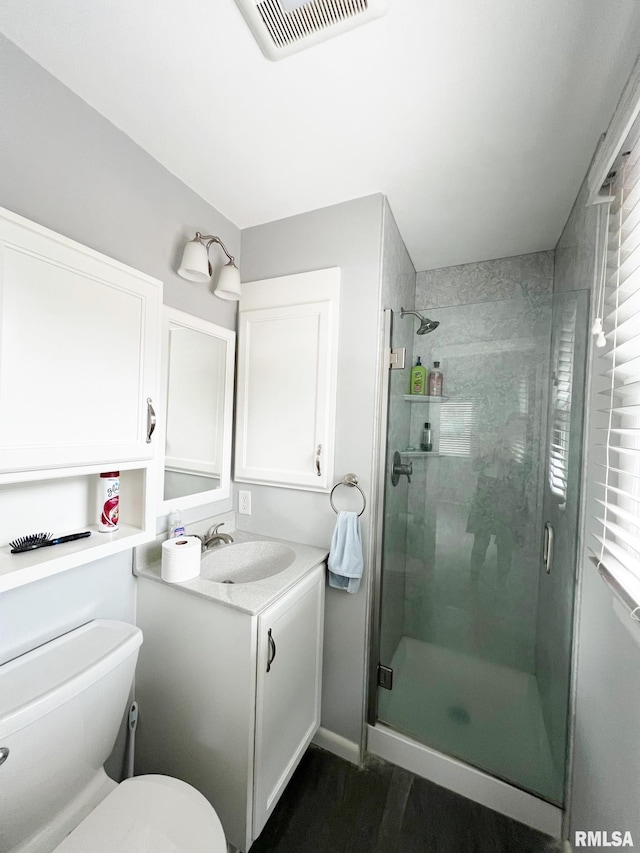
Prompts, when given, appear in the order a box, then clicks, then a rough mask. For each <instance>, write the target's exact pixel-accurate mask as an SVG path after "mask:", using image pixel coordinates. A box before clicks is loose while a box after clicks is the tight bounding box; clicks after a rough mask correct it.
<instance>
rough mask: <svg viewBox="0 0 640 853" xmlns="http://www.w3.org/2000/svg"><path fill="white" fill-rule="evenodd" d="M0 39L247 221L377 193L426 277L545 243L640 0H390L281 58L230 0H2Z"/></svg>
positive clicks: (608, 93) (575, 181) (605, 102)
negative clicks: (271, 55)
mask: <svg viewBox="0 0 640 853" xmlns="http://www.w3.org/2000/svg"><path fill="white" fill-rule="evenodd" d="M0 31H2V32H3V33H4V34H5V35H6V36H7V37H8V38H9V39H11V40H12V41H14V42H15V43H16V44H17V45H18V46H19V47H21V48H22V49H23V50H25V51H26V53H28V54H29V55H30V56H32V57H33V58H34V59H35V60H36V61H38V62H39V63H40V64H41V65H43V66H44V67H45V68H47V69H48V70H49V71H51V72H52V73H53V74H54V75H55V76H56V77H58V78H59V79H60V80H61V81H62V82H63V83H65V84H66V85H67V86H69V87H70V88H71V89H72V90H73V91H74V92H76V93H77V94H78V95H80V97H82V98H83V99H84V100H85V101H87V102H88V103H89V104H91V105H92V106H93V107H94V108H95V109H96V110H98V111H99V112H100V113H102V114H103V115H104V116H106V117H107V118H108V119H110V120H111V121H112V122H113V123H114V124H115V125H117V126H118V127H119V128H121V129H122V130H123V131H124V132H125V133H127V134H128V135H129V136H130V137H131V138H132V139H133V140H135V141H136V142H137V143H138V144H139V145H141V146H142V147H143V148H144V149H146V150H147V151H148V152H149V153H150V154H151V155H153V157H155V158H156V159H157V160H158V161H160V163H162V164H163V165H164V166H165V167H166V168H167V169H169V170H170V171H171V172H173V173H174V174H175V175H177V176H178V177H179V178H181V179H182V180H183V181H184V182H185V183H186V184H188V185H189V186H190V187H192V188H193V189H194V190H195V191H196V192H198V193H199V194H200V195H201V196H203V197H204V198H205V199H206V200H207V201H208V202H210V203H211V204H212V205H213V206H214V207H215V208H217V209H218V210H219V211H220V212H221V213H223V214H224V215H225V216H227V217H228V218H229V219H230V220H231V221H232V222H234V223H235V224H236V225H237V226H239V227H240V228H246V227H247V226H251V225H256V224H259V223H262V222H268V221H271V220H274V219H280V218H282V217H285V216H290V215H293V214H296V213H300V212H302V211H306V210H312V209H314V208H318V207H324V206H326V205H330V204H334V203H336V202H340V201H345V200H347V199H351V198H357V197H359V196H364V195H368V194H370V193H374V192H383V193H385V194H386V195H387V196H388V198H389V201H390V204H391V207H392V210H393V212H394V214H395V217H396V220H397V222H398V225H399V227H400V231H401V233H402V235H403V237H404V240H405V242H406V245H407V248H408V250H409V252H410V254H411V257H412V259H413V262H414V264H415V266H416V268H417V269H418V270H420V269H430V268H435V267H440V266H448V265H451V264H458V263H465V262H469V261H479V260H486V259H489V258H496V257H506V256H509V255H515V254H520V253H525V252H533V251H539V250H543V249H549V248H553V247H554V245H555V243H556V241H557V239H558V237H559V235H560V232H561V230H562V227H563V225H564V223H565V221H566V219H567V216H568V214H569V211H570V209H571V205H572V203H573V200H574V199H575V196H576V193H577V191H578V188H579V186H580V183H581V180H582V178H583V177H584V174H585V172H586V169H587V167H588V164H589V160H590V158H591V155H592V154H593V151H594V148H595V145H596V143H597V140H598V137H599V135H600V133H601V132H602V131H603V130H605V129H606V127H607V124H608V121H609V118H610V116H611V113H612V111H613V109H614V107H615V104H616V101H617V99H618V97H619V95H620V92H621V90H622V87H623V85H624V83H625V81H626V78H627V76H628V74H629V73H630V71H631V68H632V66H633V62H634V59H635V57H636V55H637V52H638V46H639V45H640V2H638V0H440V2H436V0H392V4H391V9H390V11H389V13H388V14H387V15H386V16H385V17H383V18H380V19H378V20H376V21H373V22H371V23H368V24H366V25H365V26H363V27H361V28H358V29H356V30H353V31H352V32H350V33H347V34H344V35H341V36H339V37H337V38H334V39H332V40H329V41H327V42H325V43H323V44H321V45H319V46H316V47H313V48H311V49H309V50H307V51H303V52H301V53H299V54H296V55H295V56H292V57H289V58H287V59H284V60H282V61H280V62H270V61H268V60H267V59H265V58H264V57H263V55H262V53H261V52H260V50H259V48H258V46H257V44H256V42H255V41H254V39H253V36H252V35H251V33H250V31H249V29H248V27H247V26H246V24H245V22H244V19H243V18H242V16H241V14H240V12H239V10H238V8H237V6H236V4H235V2H234V0H181V2H179V3H176V2H169V0H153V2H152V0H134V2H131V0H90V2H87V0H49V2H46V3H43V2H42V0H2V3H1V4H0ZM202 225H203V228H204V229H205V230H206V223H202Z"/></svg>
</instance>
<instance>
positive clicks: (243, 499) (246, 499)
mask: <svg viewBox="0 0 640 853" xmlns="http://www.w3.org/2000/svg"><path fill="white" fill-rule="evenodd" d="M238 512H239V513H240V515H251V492H244V491H240V492H238Z"/></svg>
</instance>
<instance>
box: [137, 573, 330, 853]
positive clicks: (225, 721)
mask: <svg viewBox="0 0 640 853" xmlns="http://www.w3.org/2000/svg"><path fill="white" fill-rule="evenodd" d="M324 576H325V571H324V564H321V565H317V566H316V567H315V568H314V569H312V570H311V571H310V572H308V573H307V574H305V575H304V576H303V577H302V578H301V579H300V580H298V581H297V583H295V584H294V585H293V586H292V587H291V588H290V589H288V590H287V591H286V592H284V593H283V594H282V595H281V596H280V597H278V598H277V599H276V600H275V601H274V602H273V603H271V604H270V605H269V606H267V607H266V608H265V609H263V610H262V611H261V612H259V613H256V614H250V613H246V612H242V611H240V610H239V609H237V608H235V607H231V606H228V605H225V604H222V603H220V602H219V601H214V600H211V599H207V598H205V597H203V596H198V595H192V594H189V593H188V592H186V591H181V590H179V589H176V588H172V587H171V586H170V585H168V584H163V583H160V582H158V581H157V580H150V579H149V578H148V577H143V576H139V577H138V619H137V622H138V625H139V626H140V628H141V629H142V631H143V634H144V642H143V645H142V648H141V650H140V657H139V659H138V667H137V675H136V695H137V699H138V700H139V703H140V724H139V728H138V737H137V759H136V772H142V773H166V774H169V775H172V776H176V777H178V778H180V779H183V780H184V781H186V782H189V783H191V784H192V785H194V786H195V787H196V788H198V790H200V791H201V792H202V793H203V794H204V795H205V796H206V797H207V799H209V801H210V802H211V803H212V804H213V806H214V807H215V809H216V811H217V813H218V815H219V817H220V820H221V821H222V825H223V827H224V830H225V834H226V836H227V840H228V841H229V842H230V843H231V844H233V845H235V846H236V847H238V848H239V849H240V850H242V851H246V850H248V849H249V847H250V846H251V844H252V843H253V841H255V839H256V838H257V837H258V835H259V834H260V832H261V831H262V829H263V827H264V824H265V823H266V821H267V819H268V817H269V815H270V814H271V812H272V811H273V809H274V807H275V805H276V803H277V802H278V799H279V797H280V795H281V793H282V791H283V790H284V787H285V786H286V784H287V782H288V781H289V779H290V778H291V775H292V774H293V771H294V770H295V768H296V766H297V764H298V762H299V760H300V758H301V757H302V755H303V753H304V751H305V750H306V748H307V746H308V745H309V743H310V742H311V739H312V737H313V735H314V734H315V732H316V731H317V729H318V727H319V725H320V690H321V675H322V634H323V619H324V585H325V580H324Z"/></svg>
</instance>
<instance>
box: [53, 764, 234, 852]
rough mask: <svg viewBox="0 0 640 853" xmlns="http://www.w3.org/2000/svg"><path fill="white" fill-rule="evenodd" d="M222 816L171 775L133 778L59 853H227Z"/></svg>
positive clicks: (104, 801) (100, 805)
mask: <svg viewBox="0 0 640 853" xmlns="http://www.w3.org/2000/svg"><path fill="white" fill-rule="evenodd" d="M226 850H227V844H226V841H225V837H224V832H223V830H222V824H221V823H220V820H219V819H218V815H217V814H216V813H215V811H214V810H213V808H212V806H211V805H210V804H209V803H208V802H207V800H205V798H204V797H203V796H202V794H200V793H199V792H198V791H196V789H195V788H192V787H191V785H187V783H186V782H181V781H179V780H178V779H172V778H171V777H169V776H134V777H133V778H132V779H126V780H125V781H124V782H122V783H121V784H120V785H118V787H117V788H115V789H114V790H113V791H112V792H111V793H110V794H109V795H108V796H107V797H105V799H104V800H103V801H102V802H101V803H100V804H99V805H98V806H97V807H96V808H95V809H94V810H93V811H92V812H91V814H90V815H88V816H87V817H86V818H85V819H84V820H83V821H82V823H80V824H78V826H77V827H76V828H75V829H74V830H73V832H72V833H71V834H70V835H68V836H67V837H66V838H65V840H64V841H63V842H62V844H60V845H58V847H56V849H55V853H87V851H91V853H226Z"/></svg>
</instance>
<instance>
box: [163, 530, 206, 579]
mask: <svg viewBox="0 0 640 853" xmlns="http://www.w3.org/2000/svg"><path fill="white" fill-rule="evenodd" d="M201 550H202V548H201V543H200V540H199V539H198V538H197V537H196V536H177V537H175V538H174V539H167V540H165V541H164V542H163V543H162V569H161V572H160V574H161V576H162V580H163V581H167V582H168V583H182V581H188V580H191V579H192V578H197V577H198V575H199V574H200V554H201Z"/></svg>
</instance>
